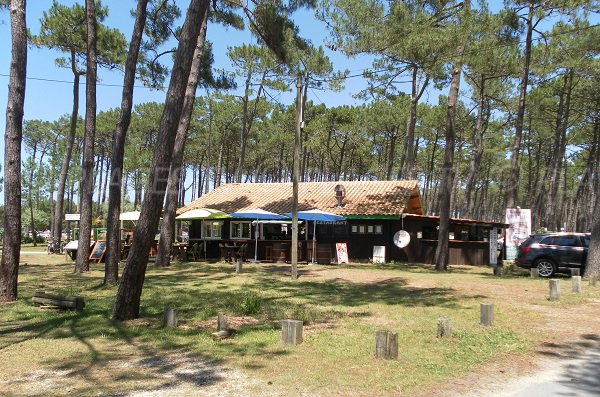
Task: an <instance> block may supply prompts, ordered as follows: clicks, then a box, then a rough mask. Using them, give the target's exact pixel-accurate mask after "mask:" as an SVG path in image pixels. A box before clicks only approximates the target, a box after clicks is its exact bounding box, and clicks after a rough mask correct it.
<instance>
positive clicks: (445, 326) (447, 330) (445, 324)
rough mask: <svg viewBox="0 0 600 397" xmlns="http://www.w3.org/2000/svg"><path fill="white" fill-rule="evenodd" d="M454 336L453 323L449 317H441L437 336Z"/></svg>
mask: <svg viewBox="0 0 600 397" xmlns="http://www.w3.org/2000/svg"><path fill="white" fill-rule="evenodd" d="M451 336H452V324H450V319H449V318H448V317H440V318H439V319H438V323H437V337H438V338H449V337H451Z"/></svg>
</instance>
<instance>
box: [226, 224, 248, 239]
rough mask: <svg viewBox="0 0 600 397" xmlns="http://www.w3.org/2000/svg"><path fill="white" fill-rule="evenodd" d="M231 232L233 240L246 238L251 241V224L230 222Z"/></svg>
mask: <svg viewBox="0 0 600 397" xmlns="http://www.w3.org/2000/svg"><path fill="white" fill-rule="evenodd" d="M229 230H230V234H229V235H230V236H231V238H244V239H250V238H252V236H251V230H252V228H251V223H250V222H230V223H229Z"/></svg>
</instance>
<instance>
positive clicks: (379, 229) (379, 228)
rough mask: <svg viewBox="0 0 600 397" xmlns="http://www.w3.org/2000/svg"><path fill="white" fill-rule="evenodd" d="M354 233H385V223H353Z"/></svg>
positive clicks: (352, 230)
mask: <svg viewBox="0 0 600 397" xmlns="http://www.w3.org/2000/svg"><path fill="white" fill-rule="evenodd" d="M350 230H351V232H352V234H383V225H352V228H351V229H350Z"/></svg>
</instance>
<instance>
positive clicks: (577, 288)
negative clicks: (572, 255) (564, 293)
mask: <svg viewBox="0 0 600 397" xmlns="http://www.w3.org/2000/svg"><path fill="white" fill-rule="evenodd" d="M578 270H579V269H578ZM571 288H572V290H573V292H574V293H576V294H581V276H571Z"/></svg>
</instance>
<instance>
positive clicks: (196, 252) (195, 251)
mask: <svg viewBox="0 0 600 397" xmlns="http://www.w3.org/2000/svg"><path fill="white" fill-rule="evenodd" d="M190 256H191V257H192V258H193V259H194V262H197V261H198V260H199V259H200V244H198V243H194V245H192V249H191V250H190Z"/></svg>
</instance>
